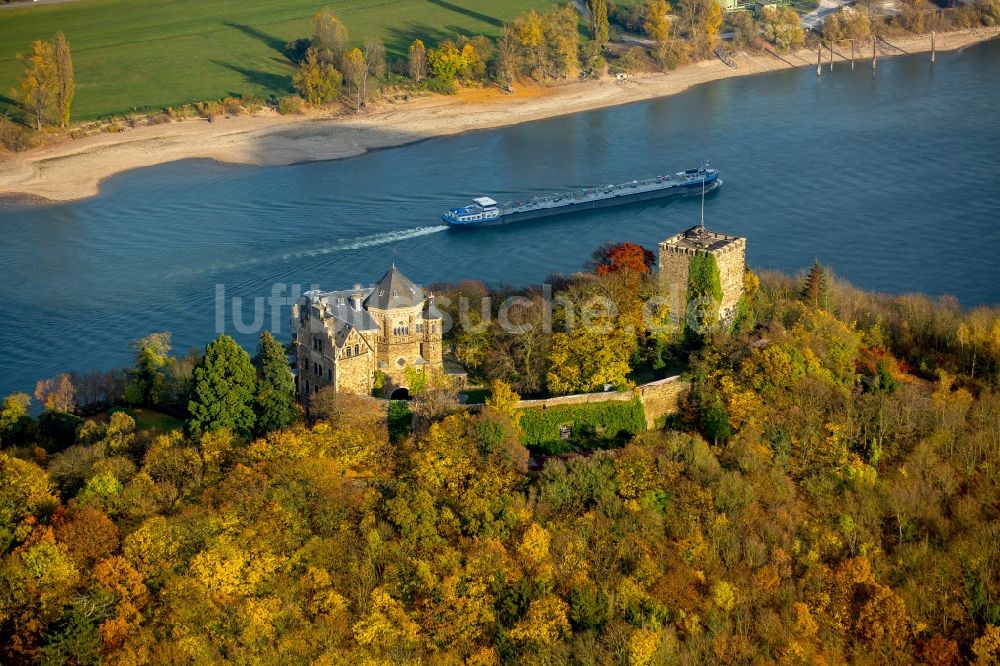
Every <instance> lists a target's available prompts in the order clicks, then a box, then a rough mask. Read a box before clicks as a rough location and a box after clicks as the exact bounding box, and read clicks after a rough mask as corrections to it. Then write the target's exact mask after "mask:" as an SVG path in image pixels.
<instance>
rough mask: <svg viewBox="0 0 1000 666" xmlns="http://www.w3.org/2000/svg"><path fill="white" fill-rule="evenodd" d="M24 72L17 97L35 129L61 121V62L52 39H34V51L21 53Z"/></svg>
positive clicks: (32, 46)
mask: <svg viewBox="0 0 1000 666" xmlns="http://www.w3.org/2000/svg"><path fill="white" fill-rule="evenodd" d="M18 59H19V60H20V61H21V64H22V65H23V66H24V73H23V74H22V75H21V81H20V84H19V85H18V91H17V94H16V96H17V99H18V101H19V102H20V103H21V106H22V107H23V108H24V110H25V112H26V113H27V114H28V117H29V118H30V119H31V122H32V124H33V125H34V126H35V129H36V130H41V129H42V127H43V126H45V125H47V124H58V123H59V122H60V120H61V113H60V108H59V93H60V84H59V65H58V63H57V61H56V54H55V49H54V48H53V46H52V43H51V42H47V41H40V40H38V41H35V42H33V43H32V45H31V54H30V55H27V56H24V55H19V56H18Z"/></svg>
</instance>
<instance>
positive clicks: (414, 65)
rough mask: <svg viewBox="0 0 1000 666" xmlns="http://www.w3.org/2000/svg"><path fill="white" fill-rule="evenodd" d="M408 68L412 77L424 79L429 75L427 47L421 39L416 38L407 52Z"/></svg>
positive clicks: (419, 79)
mask: <svg viewBox="0 0 1000 666" xmlns="http://www.w3.org/2000/svg"><path fill="white" fill-rule="evenodd" d="M406 68H407V72H408V73H409V75H410V78H411V79H413V80H414V81H423V79H424V77H426V76H427V49H426V47H425V46H424V43H423V42H422V41H421V40H419V39H414V40H413V43H412V44H410V49H409V51H408V52H407V58H406Z"/></svg>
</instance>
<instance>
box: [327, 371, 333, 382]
mask: <svg viewBox="0 0 1000 666" xmlns="http://www.w3.org/2000/svg"><path fill="white" fill-rule="evenodd" d="M326 381H328V382H332V381H333V368H327V369H326Z"/></svg>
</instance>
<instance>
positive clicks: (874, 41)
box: [872, 37, 878, 72]
mask: <svg viewBox="0 0 1000 666" xmlns="http://www.w3.org/2000/svg"><path fill="white" fill-rule="evenodd" d="M877 44H878V37H872V71H873V72H874V71H875V63H876V62H878V54H877V53H876V52H875V46H876V45H877Z"/></svg>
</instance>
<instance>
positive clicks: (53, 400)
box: [35, 373, 76, 413]
mask: <svg viewBox="0 0 1000 666" xmlns="http://www.w3.org/2000/svg"><path fill="white" fill-rule="evenodd" d="M35 400H38V401H39V402H41V403H42V404H43V405H45V409H47V410H49V411H52V412H64V413H66V412H72V411H73V410H74V409H75V408H76V389H75V388H74V387H73V382H72V381H71V380H70V378H69V375H68V374H66V373H63V374H61V375H59V376H58V377H53V378H52V379H42V380H40V381H39V382H38V383H37V384H35Z"/></svg>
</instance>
